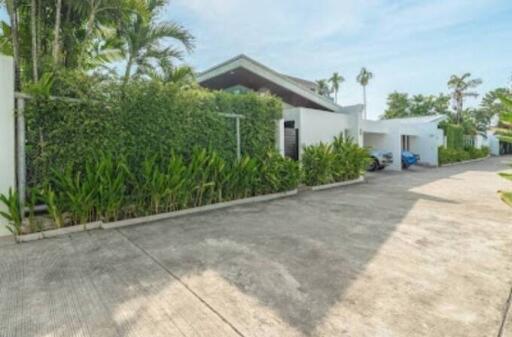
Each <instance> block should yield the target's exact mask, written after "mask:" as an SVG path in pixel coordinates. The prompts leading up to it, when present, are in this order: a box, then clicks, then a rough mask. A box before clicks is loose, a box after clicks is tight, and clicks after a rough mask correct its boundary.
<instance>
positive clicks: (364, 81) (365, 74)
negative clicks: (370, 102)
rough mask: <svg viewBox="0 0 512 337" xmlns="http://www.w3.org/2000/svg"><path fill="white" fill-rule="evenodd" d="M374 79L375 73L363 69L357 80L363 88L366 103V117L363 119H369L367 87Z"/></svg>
mask: <svg viewBox="0 0 512 337" xmlns="http://www.w3.org/2000/svg"><path fill="white" fill-rule="evenodd" d="M371 79H373V73H372V72H370V71H368V70H367V69H366V68H365V67H363V68H361V71H360V72H359V74H358V75H357V77H356V80H357V82H358V83H359V84H361V86H362V87H363V102H364V116H363V119H367V118H368V110H367V100H366V87H367V86H368V84H369V83H370V80H371Z"/></svg>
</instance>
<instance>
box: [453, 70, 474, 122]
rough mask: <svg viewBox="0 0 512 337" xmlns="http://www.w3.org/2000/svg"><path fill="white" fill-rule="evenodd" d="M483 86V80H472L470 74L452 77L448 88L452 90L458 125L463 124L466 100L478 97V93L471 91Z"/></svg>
mask: <svg viewBox="0 0 512 337" xmlns="http://www.w3.org/2000/svg"><path fill="white" fill-rule="evenodd" d="M480 84H482V80H481V79H478V78H477V79H472V78H471V74H470V73H465V74H463V75H462V76H457V75H452V76H451V77H450V80H449V81H448V88H450V89H451V90H452V100H453V103H454V110H455V111H456V118H455V121H456V122H457V123H458V124H461V123H462V121H463V120H462V117H463V116H462V113H463V112H464V100H465V99H466V98H467V97H478V93H477V92H474V91H470V90H471V89H474V88H476V87H478V86H479V85H480Z"/></svg>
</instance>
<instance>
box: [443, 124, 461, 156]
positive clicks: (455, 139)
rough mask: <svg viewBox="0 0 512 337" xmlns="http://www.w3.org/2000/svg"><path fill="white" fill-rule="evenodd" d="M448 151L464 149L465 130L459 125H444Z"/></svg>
mask: <svg viewBox="0 0 512 337" xmlns="http://www.w3.org/2000/svg"><path fill="white" fill-rule="evenodd" d="M442 127H443V129H444V132H445V134H446V142H447V143H446V147H447V148H448V149H457V150H462V149H463V148H464V128H463V127H462V126H460V125H457V124H450V123H443V124H442Z"/></svg>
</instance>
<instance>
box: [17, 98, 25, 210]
mask: <svg viewBox="0 0 512 337" xmlns="http://www.w3.org/2000/svg"><path fill="white" fill-rule="evenodd" d="M16 135H17V142H16V160H17V163H16V164H17V165H16V169H17V176H18V195H19V203H20V209H21V210H22V211H21V217H22V219H23V218H24V216H25V212H24V209H25V198H26V195H27V192H26V189H27V177H26V176H27V170H26V163H25V160H26V154H25V99H24V98H23V97H18V98H17V111H16Z"/></svg>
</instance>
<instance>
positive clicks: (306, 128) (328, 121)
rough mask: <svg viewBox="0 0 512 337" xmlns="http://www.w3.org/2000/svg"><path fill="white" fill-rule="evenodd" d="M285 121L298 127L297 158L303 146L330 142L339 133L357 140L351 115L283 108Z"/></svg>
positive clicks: (300, 154)
mask: <svg viewBox="0 0 512 337" xmlns="http://www.w3.org/2000/svg"><path fill="white" fill-rule="evenodd" d="M284 119H285V121H295V127H296V128H298V129H299V144H300V145H299V158H300V157H301V156H302V151H303V148H304V147H305V146H309V145H315V144H318V143H320V142H324V143H330V142H332V141H333V139H334V137H337V136H339V135H340V134H348V135H349V136H351V137H353V138H354V139H356V140H357V138H356V136H357V129H356V127H355V125H354V120H353V118H352V116H351V115H349V114H345V113H333V112H328V111H323V110H315V109H306V108H293V109H285V110H284Z"/></svg>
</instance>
